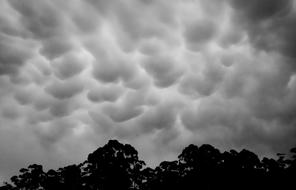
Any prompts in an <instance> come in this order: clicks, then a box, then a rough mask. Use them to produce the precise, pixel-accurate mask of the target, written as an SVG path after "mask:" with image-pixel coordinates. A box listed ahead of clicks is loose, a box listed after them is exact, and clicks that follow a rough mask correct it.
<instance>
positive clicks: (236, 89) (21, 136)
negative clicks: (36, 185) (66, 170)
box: [0, 0, 296, 182]
mask: <svg viewBox="0 0 296 190" xmlns="http://www.w3.org/2000/svg"><path fill="white" fill-rule="evenodd" d="M295 34H296V3H295V1H293V0H248V1H246V0H62V1H61V0H0V182H1V181H3V179H7V177H10V176H11V175H13V174H15V173H16V172H17V171H18V169H20V168H21V167H27V166H28V165H29V164H31V163H39V164H43V165H44V166H45V168H46V169H47V168H54V169H56V168H58V167H62V166H66V165H68V164H72V163H79V162H82V161H83V160H85V159H86V157H87V154H88V153H90V152H92V151H94V150H95V149H96V148H97V147H99V146H102V145H104V144H106V143H107V141H108V140H109V139H113V138H116V139H119V140H120V141H121V142H123V143H130V144H131V145H133V146H134V147H135V148H136V149H137V150H138V151H139V155H140V158H141V159H144V160H145V161H146V163H148V165H149V166H155V165H157V164H159V162H160V161H163V160H171V159H176V156H177V155H178V154H179V153H180V152H181V150H182V148H184V147H185V146H187V145H188V144H190V143H194V144H197V145H201V144H203V143H210V144H212V145H214V146H216V147H218V148H220V149H221V150H229V149H231V148H235V149H238V150H240V149H242V148H247V149H250V150H251V151H254V152H255V153H257V154H259V155H261V156H272V155H274V154H275V153H277V152H287V151H288V150H289V149H290V148H292V147H293V146H295V145H296V101H295V100H296V63H295V60H296V35H295Z"/></svg>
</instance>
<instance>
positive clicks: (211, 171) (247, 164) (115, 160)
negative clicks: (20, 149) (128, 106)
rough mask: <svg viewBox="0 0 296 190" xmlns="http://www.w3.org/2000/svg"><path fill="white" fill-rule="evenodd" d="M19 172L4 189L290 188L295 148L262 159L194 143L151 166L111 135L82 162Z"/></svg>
mask: <svg viewBox="0 0 296 190" xmlns="http://www.w3.org/2000/svg"><path fill="white" fill-rule="evenodd" d="M19 172H20V174H19V175H16V176H13V177H11V180H10V182H5V183H4V184H3V186H2V187H0V190H41V189H42V190H56V189H67V190H116V189H121V190H158V189H159V190H160V189H170V190H174V189H224V188H225V189H268V188H269V189H291V188H293V186H294V181H293V180H294V177H295V176H296V148H292V149H291V151H290V154H289V156H287V155H285V154H278V158H277V159H273V158H263V159H261V160H260V159H259V158H258V156H257V155H256V154H255V153H253V152H251V151H248V150H245V149H243V150H241V151H240V152H237V151H236V150H230V151H225V152H221V151H220V150H218V149H216V148H215V147H213V146H211V145H208V144H205V145H202V146H200V147H198V146H196V145H193V144H191V145H189V146H188V147H186V148H185V149H184V150H183V151H182V153H181V154H180V155H179V156H178V159H177V160H175V161H164V162H162V163H160V164H159V166H157V167H156V168H155V169H152V168H149V167H145V162H144V161H142V160H140V159H139V158H138V152H137V150H136V149H135V148H134V147H132V146H131V145H129V144H122V143H120V142H118V141H117V140H110V141H109V142H108V143H107V144H106V145H105V146H103V147H100V148H98V149H97V150H95V151H94V152H93V153H90V154H89V155H88V157H87V160H86V161H85V162H83V163H80V164H78V165H69V166H66V167H63V168H59V169H58V170H53V169H50V170H48V171H47V172H46V171H44V170H43V167H42V166H41V165H38V164H32V165H30V166H28V168H22V169H20V171H19Z"/></svg>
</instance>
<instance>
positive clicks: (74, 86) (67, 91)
mask: <svg viewBox="0 0 296 190" xmlns="http://www.w3.org/2000/svg"><path fill="white" fill-rule="evenodd" d="M83 88H84V87H83V84H82V82H81V81H79V80H74V79H73V80H66V81H56V82H53V83H51V84H50V85H48V86H47V87H45V91H46V92H48V93H49V94H51V95H52V96H54V97H55V98H57V99H68V98H71V97H73V96H75V95H77V94H79V93H81V92H82V91H83Z"/></svg>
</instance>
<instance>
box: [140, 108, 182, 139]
mask: <svg viewBox="0 0 296 190" xmlns="http://www.w3.org/2000/svg"><path fill="white" fill-rule="evenodd" d="M177 106H178V104H177V103H163V104H161V105H158V106H155V107H153V108H152V109H150V110H149V111H147V113H145V114H144V115H143V116H142V117H141V118H140V119H139V125H140V127H141V129H142V130H143V132H144V133H151V132H154V131H155V130H162V129H167V128H172V127H173V126H174V125H175V122H176V118H177V117H176V116H177Z"/></svg>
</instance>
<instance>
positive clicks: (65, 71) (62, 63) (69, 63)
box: [52, 52, 87, 80]
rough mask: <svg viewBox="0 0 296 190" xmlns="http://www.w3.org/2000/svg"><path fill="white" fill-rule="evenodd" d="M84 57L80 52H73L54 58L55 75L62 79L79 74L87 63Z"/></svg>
mask: <svg viewBox="0 0 296 190" xmlns="http://www.w3.org/2000/svg"><path fill="white" fill-rule="evenodd" d="M83 58H84V57H83V56H82V55H79V52H71V53H68V54H64V56H63V57H60V58H58V59H56V60H54V61H53V62H52V64H54V65H55V67H54V68H55V69H56V70H55V75H56V76H57V77H59V78H60V79H62V80H63V79H68V78H71V77H74V76H77V75H78V74H80V73H81V72H82V71H83V69H84V68H85V66H86V65H87V62H86V60H85V58H84V59H83Z"/></svg>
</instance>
